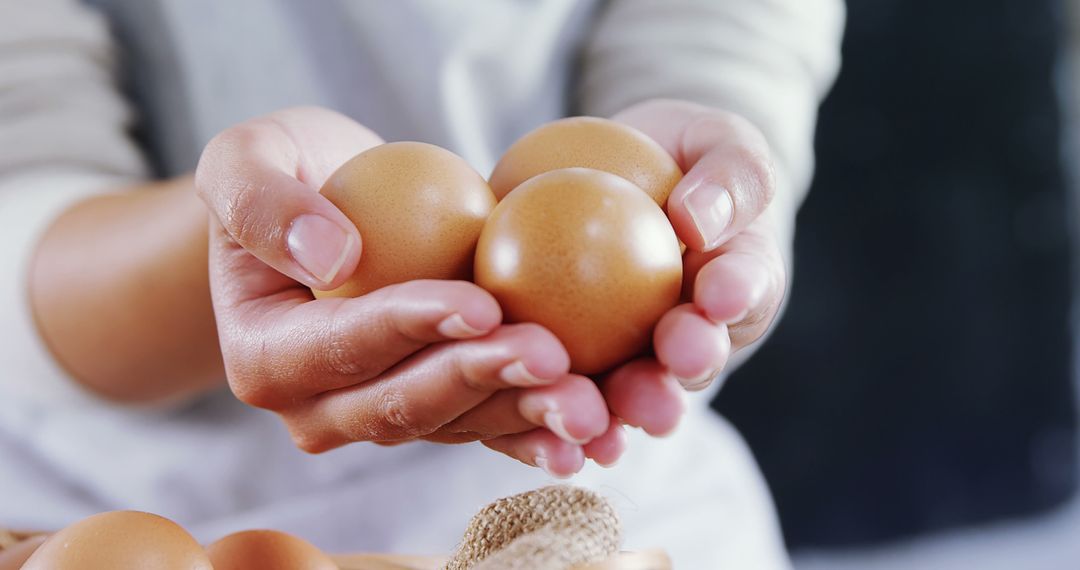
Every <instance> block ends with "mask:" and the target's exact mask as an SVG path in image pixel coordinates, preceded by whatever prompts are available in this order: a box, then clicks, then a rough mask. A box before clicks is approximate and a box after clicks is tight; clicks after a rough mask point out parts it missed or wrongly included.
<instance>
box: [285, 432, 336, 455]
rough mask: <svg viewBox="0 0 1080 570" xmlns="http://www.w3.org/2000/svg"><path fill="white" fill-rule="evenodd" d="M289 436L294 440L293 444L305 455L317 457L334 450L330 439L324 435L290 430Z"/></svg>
mask: <svg viewBox="0 0 1080 570" xmlns="http://www.w3.org/2000/svg"><path fill="white" fill-rule="evenodd" d="M289 435H290V437H291V438H292V441H293V444H294V445H296V448H297V449H299V450H300V451H303V452H304V453H310V454H312V455H317V454H320V453H324V452H326V451H329V450H331V449H333V448H334V445H333V443H332V442H331V440H330V438H329V437H327V436H326V434H324V433H317V432H312V431H310V430H304V429H298V430H290V433H289Z"/></svg>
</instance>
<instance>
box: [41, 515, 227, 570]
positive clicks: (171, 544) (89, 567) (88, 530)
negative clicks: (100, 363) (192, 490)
mask: <svg viewBox="0 0 1080 570" xmlns="http://www.w3.org/2000/svg"><path fill="white" fill-rule="evenodd" d="M120 568H139V569H141V570H176V569H177V568H183V569H184V570H212V567H211V566H210V559H209V558H207V556H206V552H205V551H204V550H203V548H202V546H200V545H199V543H198V542H196V540H195V539H194V538H193V537H192V536H191V535H190V534H188V533H187V531H185V530H184V529H183V528H181V527H180V525H178V524H176V523H174V522H172V521H170V520H169V519H166V518H164V517H159V516H157V515H152V514H150V513H142V512H137V511H112V512H108V513H101V514H98V515H94V516H92V517H88V518H85V519H83V520H81V521H79V522H77V523H75V524H73V525H71V526H69V527H67V528H65V529H64V530H61V531H60V532H58V533H56V534H54V535H52V536H50V537H49V539H48V540H46V541H45V543H44V544H42V545H41V546H40V547H39V548H38V549H37V551H36V552H34V555H33V556H31V557H30V559H29V560H27V561H26V565H25V566H23V569H24V570H117V569H120Z"/></svg>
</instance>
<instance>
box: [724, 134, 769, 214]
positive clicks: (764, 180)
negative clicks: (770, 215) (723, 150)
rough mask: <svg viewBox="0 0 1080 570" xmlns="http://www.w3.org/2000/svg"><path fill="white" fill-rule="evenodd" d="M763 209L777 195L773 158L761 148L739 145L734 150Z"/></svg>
mask: <svg viewBox="0 0 1080 570" xmlns="http://www.w3.org/2000/svg"><path fill="white" fill-rule="evenodd" d="M733 152H734V153H735V156H736V160H737V161H738V162H739V163H740V164H741V165H742V169H743V170H744V172H745V174H744V176H746V178H747V179H748V181H749V182H750V186H751V187H752V188H753V189H754V194H756V199H757V200H758V201H759V202H760V205H761V207H762V208H764V207H765V206H767V205H768V204H769V203H770V202H772V199H773V197H774V196H775V195H776V171H775V168H774V167H773V162H772V158H771V157H770V156H769V155H768V153H767V152H765V151H763V150H762V149H760V148H755V147H753V146H749V145H739V146H737V147H735V149H733Z"/></svg>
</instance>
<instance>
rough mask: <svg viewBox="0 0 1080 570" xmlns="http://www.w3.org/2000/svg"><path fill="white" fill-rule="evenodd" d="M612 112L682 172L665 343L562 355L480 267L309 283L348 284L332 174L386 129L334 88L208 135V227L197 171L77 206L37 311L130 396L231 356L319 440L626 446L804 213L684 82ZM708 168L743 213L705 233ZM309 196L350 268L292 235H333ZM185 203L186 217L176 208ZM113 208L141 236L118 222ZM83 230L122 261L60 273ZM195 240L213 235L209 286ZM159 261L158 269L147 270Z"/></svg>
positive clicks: (83, 375) (667, 420)
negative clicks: (594, 357)
mask: <svg viewBox="0 0 1080 570" xmlns="http://www.w3.org/2000/svg"><path fill="white" fill-rule="evenodd" d="M615 119H616V120H621V121H624V122H626V123H627V124H630V125H632V126H634V127H636V128H638V129H640V130H642V131H644V132H645V133H646V134H649V135H650V136H652V137H653V138H654V139H656V140H657V141H658V142H659V143H660V144H661V145H662V146H663V147H664V148H665V149H666V150H668V152H670V153H671V154H672V156H673V157H675V159H676V160H677V161H678V162H679V164H680V166H681V167H682V168H683V170H684V171H685V172H686V173H687V174H686V176H685V178H684V179H683V181H682V183H680V185H679V186H678V187H676V189H675V190H674V191H673V193H672V195H671V198H670V200H669V204H668V212H669V216H670V218H671V221H672V225H673V227H674V228H675V229H676V232H677V233H678V235H679V237H680V239H682V240H683V242H685V243H686V244H687V245H688V247H689V250H688V252H687V254H686V256H685V258H684V263H685V266H686V284H685V287H684V289H685V291H686V292H687V299H686V301H687V302H686V303H685V304H683V305H680V306H679V307H676V308H675V309H673V310H672V311H671V312H669V313H668V314H667V315H666V316H665V317H664V318H663V319H662V321H661V322H660V324H659V326H658V327H657V329H656V333H655V339H654V346H655V354H656V356H655V357H649V358H642V359H638V360H635V361H633V362H630V363H627V364H626V365H625V366H623V367H621V368H619V369H617V370H616V371H614V372H613V373H611V374H609V375H608V376H607V377H606V378H601V379H598V380H599V381H598V382H594V381H593V380H591V379H587V378H584V377H581V376H576V375H573V374H569V373H568V369H569V358H568V356H567V354H566V351H565V349H564V348H563V347H562V345H561V344H560V343H559V341H558V340H557V339H556V338H555V337H554V335H552V334H551V333H550V332H549V331H547V330H545V329H543V328H542V327H540V326H538V325H534V324H517V325H505V324H502V314H501V310H500V308H499V306H498V304H497V303H496V302H495V301H494V299H493V298H492V297H491V295H489V294H488V293H486V292H485V291H483V290H482V289H480V288H479V287H477V286H475V285H473V284H471V283H467V282H455V281H413V282H408V283H402V284H398V285H392V286H390V287H386V288H384V289H381V290H379V291H376V292H375V293H372V294H369V295H366V296H363V297H359V298H355V299H321V300H314V299H313V297H312V295H311V292H310V290H309V289H308V288H309V287H314V288H318V289H331V288H334V287H337V286H339V285H341V283H342V282H343V281H344V280H345V279H346V278H347V277H348V276H349V275H350V274H351V273H352V271H353V269H354V268H355V267H356V264H357V262H358V260H359V258H360V256H361V255H362V251H363V243H362V241H361V238H360V235H359V232H358V231H357V230H356V228H355V227H354V226H352V224H351V223H349V222H348V220H347V219H346V218H345V217H344V215H343V214H341V212H340V211H338V210H337V209H336V208H334V207H333V205H332V204H330V202H329V201H327V200H326V199H325V198H323V197H322V196H321V195H320V194H318V192H317V190H318V188H319V187H320V186H321V185H322V184H323V182H324V181H325V180H326V178H327V177H328V176H329V175H330V174H331V172H332V171H333V170H334V169H335V168H336V167H337V166H338V165H340V164H342V163H343V162H345V160H347V159H348V158H350V157H352V156H354V155H355V154H357V153H359V152H361V151H363V150H365V149H367V148H370V147H371V146H374V145H377V144H379V143H381V140H380V139H379V138H378V137H377V136H376V135H375V134H373V133H372V132H370V131H369V130H367V129H366V128H364V127H362V126H361V125H359V124H357V123H355V122H353V121H352V120H350V119H348V118H346V117H344V116H342V115H339V114H337V113H333V112H331V111H327V110H324V109H318V108H295V109H287V110H284V111H280V112H277V113H273V114H271V115H268V116H266V117H262V118H258V119H254V120H251V121H248V122H245V123H242V124H239V125H237V126H234V127H232V128H230V129H227V130H226V131H224V132H222V133H221V134H219V135H218V136H217V137H215V139H214V140H213V141H211V142H210V144H209V145H207V147H206V149H205V150H204V152H203V155H202V158H201V160H200V163H199V166H198V169H197V171H196V175H195V189H196V193H197V195H198V196H199V197H200V198H201V199H202V200H203V202H205V204H206V208H207V209H209V211H210V216H209V219H210V221H209V228H208V232H207V228H206V215H205V210H201V211H199V209H197V208H190V210H189V209H188V204H189V203H190V202H191V201H192V199H191V194H190V192H189V191H186V190H183V188H184V187H185V184H186V183H185V182H184V181H176V182H173V183H169V185H168V188H167V189H166V190H167V192H165V193H166V194H168V196H167V197H162V198H159V199H158V200H160V203H158V202H157V201H155V200H153V199H150V198H137V197H136V196H138V195H141V194H151V195H156V194H162V193H161V192H155V193H141V192H135V193H129V194H123V195H118V196H110V197H103V198H101V199H94V200H91V201H88V202H85V203H83V204H80V205H78V206H76V207H75V208H73V209H72V210H71V211H70V212H69V213H68V214H65V216H63V217H62V218H61V219H60V220H58V221H57V222H56V224H54V226H53V227H52V229H50V230H49V231H48V232H47V234H46V236H45V237H44V239H43V241H42V243H41V246H40V247H39V250H38V253H37V258H36V263H35V269H34V271H33V274H32V282H31V299H32V304H33V307H34V309H35V312H36V316H37V319H38V322H39V326H40V329H41V331H42V334H43V336H44V337H45V339H46V341H47V342H48V343H49V345H50V346H51V347H52V349H53V351H54V352H55V354H56V355H57V357H58V359H59V360H60V361H61V362H62V363H64V365H65V366H66V367H67V368H68V370H69V371H71V372H72V375H73V376H74V377H75V378H76V380H77V381H79V382H81V383H82V384H84V385H85V386H86V387H87V388H89V389H91V390H92V391H95V392H97V393H99V394H101V395H103V396H105V397H107V398H111V399H115V400H119V401H130V402H150V401H159V400H167V399H170V398H177V397H183V396H186V395H191V394H196V393H199V392H201V391H204V390H206V389H208V388H210V387H212V386H214V385H215V381H214V379H213V378H215V377H220V374H219V372H220V370H221V366H222V359H223V363H224V371H225V373H226V375H227V377H228V383H229V386H230V388H231V389H232V391H233V392H234V393H235V394H236V396H237V397H238V398H239V399H240V400H241V401H243V402H245V403H247V404H250V405H252V406H256V407H260V408H264V409H268V410H272V411H274V412H276V413H277V414H278V415H279V416H280V417H281V419H282V420H283V421H284V422H285V424H286V425H287V426H288V428H289V431H290V433H291V434H292V437H293V439H294V441H295V442H296V444H297V446H298V447H300V448H301V449H303V450H306V451H309V452H312V453H318V452H322V451H326V450H329V449H333V448H335V447H339V446H341V445H345V444H348V443H351V442H358V441H369V442H375V443H379V444H383V445H396V444H400V443H404V442H408V441H413V440H428V441H435V442H441V443H464V442H470V441H481V442H482V443H483V444H484V445H486V446H487V447H489V448H491V449H493V450H495V451H498V452H501V453H504V454H506V455H508V456H510V457H514V458H516V459H518V460H520V461H522V462H524V463H527V464H529V465H534V466H537V467H542V468H544V469H545V470H547V471H548V472H549V473H551V474H552V475H555V476H560V477H562V476H569V475H571V474H573V473H575V472H577V471H578V470H580V469H581V467H582V466H583V465H584V462H585V460H586V458H591V459H593V460H594V461H596V462H597V463H600V464H602V465H611V464H614V463H615V462H616V461H617V460H618V458H619V457H620V456H621V455H622V453H623V452H624V451H625V449H626V433H625V428H624V425H629V426H638V427H641V428H643V429H644V430H645V431H647V432H648V433H651V434H654V435H663V434H666V433H669V432H671V431H672V430H673V429H674V428H675V427H676V426H677V424H678V421H679V418H680V416H681V415H682V413H683V412H684V410H685V398H686V395H685V392H686V391H687V390H697V389H702V388H704V387H705V386H707V385H708V383H709V382H711V379H712V378H713V377H714V376H715V374H716V373H717V372H718V371H719V370H721V369H722V368H723V366H724V365H725V364H726V362H727V360H728V358H729V356H730V354H731V353H732V351H733V350H738V349H740V348H742V347H745V346H746V345H748V344H750V343H752V342H753V341H754V340H756V339H757V338H759V337H760V336H761V335H762V334H763V333H764V332H765V331H766V330H767V329H768V326H769V324H770V323H771V321H772V319H773V317H774V315H775V313H776V310H777V308H778V307H779V304H780V300H781V299H782V296H783V288H784V283H785V274H784V263H783V260H782V257H781V254H780V251H781V249H780V245H779V241H778V239H777V237H776V232H775V231H774V230H773V228H774V221H775V220H777V219H779V220H783V221H785V222H787V223H790V221H791V217H792V216H793V212H777V211H775V210H776V208H773V209H772V210H770V207H769V204H770V202H771V199H772V196H773V194H774V187H773V186H774V182H773V177H772V171H771V166H770V156H771V153H770V151H769V149H768V147H767V145H766V144H765V141H764V138H763V137H762V136H761V134H760V133H759V132H757V131H756V130H755V129H754V128H753V127H752V126H750V125H749V123H747V122H746V121H745V120H742V119H741V118H739V117H737V116H735V115H732V114H729V113H725V112H722V111H717V110H713V109H709V108H706V107H701V106H697V105H690V104H687V103H681V102H676V101H651V102H647V103H644V104H641V105H638V106H635V107H633V108H631V109H628V110H626V111H625V112H623V113H620V114H619V115H618V116H616V117H615ZM702 181H710V182H715V183H717V184H720V185H723V186H725V187H726V188H728V189H729V191H730V194H731V196H732V200H731V201H732V203H733V204H734V211H733V215H732V216H731V219H730V223H729V224H727V225H726V226H725V227H724V228H723V229H722V231H721V232H719V233H716V232H713V233H712V234H710V235H703V234H702V232H701V231H699V229H698V226H697V225H695V223H694V219H693V216H691V215H690V213H689V212H688V211H687V209H686V206H685V204H684V203H683V199H684V198H685V196H686V194H687V192H688V191H689V190H690V189H691V188H692V187H693V185H694V184H697V183H699V182H702ZM171 192H175V194H176V195H175V196H173V195H172V194H171ZM171 199H175V200H176V202H171V201H170V200H171ZM99 200H100V203H99ZM106 204H107V205H109V207H108V208H106V207H105V205H106ZM180 204H184V207H183V208H180V207H179V205H180ZM96 208H102V209H101V210H97V209H96ZM311 214H315V215H318V216H320V217H321V218H322V219H324V220H326V221H327V222H326V223H325V224H324V225H323V226H322V227H324V228H326V227H329V228H331V231H335V230H333V228H334V227H336V228H337V229H338V230H340V232H342V239H344V240H345V241H347V242H348V243H351V244H355V246H353V247H348V248H345V249H344V250H335V251H331V252H325V251H324V252H318V253H320V254H327V255H323V256H322V258H323V259H332V260H335V263H334V264H333V266H334V267H335V268H336V269H337V270H336V271H332V272H313V271H309V270H307V269H305V266H304V265H301V264H300V263H299V262H298V261H297V258H296V257H294V252H296V251H298V250H304V251H307V252H311V251H317V250H318V249H319V248H320V247H325V245H324V243H323V242H321V241H320V242H319V243H298V242H297V241H295V240H294V241H292V242H290V233H289V232H290V229H291V228H292V227H293V220H296V219H297V218H298V217H299V216H302V215H311ZM147 219H150V220H155V221H160V222H161V223H154V224H146V223H142V222H145V220H147ZM170 219H176V220H177V221H176V222H168V223H169V224H172V223H175V224H176V226H175V227H174V226H166V225H164V224H166V223H167V222H166V220H170ZM308 219H310V218H308ZM123 224H128V225H127V226H124V225H123ZM118 226H120V227H128V228H129V231H130V232H133V233H128V234H126V235H127V236H139V237H140V238H145V239H130V238H129V239H124V240H117V239H115V237H113V238H111V239H110V237H109V236H110V235H112V234H113V233H115V228H116V227H118ZM207 233H208V235H209V244H208V245H209V247H208V249H207V248H206V245H207V242H206V239H207V238H206V235H207ZM706 233H709V232H706ZM197 234H201V237H196V235H197ZM178 235H179V236H183V238H184V239H182V240H178V238H177V237H176V236H178ZM163 236H167V238H168V239H164V238H163ZM294 237H295V236H294ZM94 240H100V241H94ZM177 241H181V242H183V243H182V245H177ZM88 242H89V243H98V244H100V248H101V250H102V251H103V255H108V257H106V260H107V262H104V263H103V262H102V261H101V258H97V259H95V260H94V263H87V262H83V263H81V264H78V265H77V267H78V270H79V272H80V273H79V276H80V279H84V280H87V281H88V283H90V284H92V285H93V286H92V287H87V288H86V290H82V289H80V290H78V291H72V288H70V287H67V288H65V287H64V286H63V285H64V283H65V282H70V280H71V277H70V276H71V275H72V271H73V269H72V264H74V263H75V261H76V260H73V259H72V254H71V253H70V252H71V251H80V250H79V249H77V248H75V245H76V244H86V243H88ZM133 244H135V245H133ZM712 244H720V245H719V246H715V245H712ZM133 249H134V252H133ZM199 250H201V251H203V252H205V251H209V275H208V277H209V283H210V291H209V293H210V297H211V298H212V308H211V304H210V299H208V298H207V291H206V287H205V285H204V284H205V279H206V277H207V273H206V271H207V269H206V267H207V259H206V257H200V256H199V255H197V251H199ZM81 251H86V250H85V249H82V250H81ZM339 251H344V253H342V254H341V255H338V254H339ZM204 255H205V254H204ZM309 265H310V264H309ZM327 266H328V265H326V264H324V265H322V266H321V267H324V268H325V267H327ZM118 268H119V269H118ZM317 274H318V275H319V276H318V277H317V276H316V275H317ZM146 283H154V284H155V288H149V287H144V286H143V287H141V288H140V286H142V285H143V284H146ZM158 287H160V288H158ZM118 290H119V291H123V292H124V294H123V295H118V294H117V291H118ZM65 295H68V296H73V297H74V298H70V299H66V298H64V296H65ZM161 298H168V299H169V300H170V303H166V304H162V303H160V299H161ZM159 305H165V306H159ZM146 315H153V318H151V319H148V318H147V317H146ZM213 317H216V330H217V332H218V335H219V336H220V352H219V351H217V350H214V349H213V345H214V344H215V341H214V340H213V339H215V335H214V324H215V322H214V319H213ZM117 323H123V326H122V327H117V326H116V324H117ZM117 329H123V330H117ZM104 346H122V347H124V352H123V354H125V356H126V358H124V359H123V362H119V363H117V362H115V361H114V360H115V359H116V354H118V352H116V351H112V352H111V353H109V354H103V352H104V351H102V350H100V349H101V347H104ZM170 350H171V351H173V352H177V353H180V354H181V355H182V356H183V358H175V357H173V356H171V354H172V352H170ZM165 363H168V364H169V365H168V366H166V365H165ZM166 370H170V371H172V372H174V373H173V374H165V375H163V374H162V373H163V372H164V371H166ZM147 378H152V379H153V380H152V381H151V382H147V381H146V379H147Z"/></svg>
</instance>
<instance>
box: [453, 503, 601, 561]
mask: <svg viewBox="0 0 1080 570" xmlns="http://www.w3.org/2000/svg"><path fill="white" fill-rule="evenodd" d="M621 544H622V524H621V523H620V522H619V516H618V515H617V514H616V513H615V509H614V508H613V507H612V506H611V503H609V502H608V501H607V499H605V498H603V497H601V496H600V495H598V494H596V493H594V492H592V491H589V490H586V489H582V488H579V487H570V486H567V485H555V486H551V487H544V488H541V489H537V490H535V491H529V492H526V493H522V494H520V495H514V496H513V497H507V498H505V499H499V500H498V501H495V502H494V503H492V504H490V505H488V506H487V507H484V508H483V509H482V510H481V511H480V512H479V513H477V515H476V516H474V517H473V519H472V521H471V522H470V523H469V526H468V528H467V529H466V530H465V536H464V537H463V538H462V541H461V544H460V545H459V546H458V549H457V552H455V553H454V555H453V556H452V557H451V558H450V561H449V562H447V563H446V567H445V568H446V570H504V569H505V570H518V569H521V570H566V569H567V568H570V567H572V566H574V565H578V564H588V563H590V562H598V561H601V560H604V559H606V558H608V557H610V556H612V555H613V554H615V553H616V552H618V551H619V546H620V545H621Z"/></svg>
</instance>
